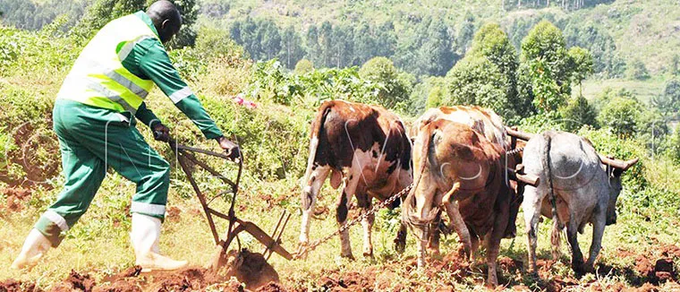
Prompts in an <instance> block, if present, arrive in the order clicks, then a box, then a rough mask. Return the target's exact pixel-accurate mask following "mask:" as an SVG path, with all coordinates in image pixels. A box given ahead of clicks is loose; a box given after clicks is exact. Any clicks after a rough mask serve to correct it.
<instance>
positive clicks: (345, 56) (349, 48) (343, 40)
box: [331, 25, 354, 68]
mask: <svg viewBox="0 0 680 292" xmlns="http://www.w3.org/2000/svg"><path fill="white" fill-rule="evenodd" d="M353 38H354V37H353V32H352V28H350V27H349V26H347V25H338V26H335V27H334V28H333V45H332V48H333V49H332V57H331V59H332V63H333V64H332V65H331V66H335V67H337V68H344V67H347V66H350V65H351V64H352V60H353V59H354V44H353V43H352V41H353Z"/></svg>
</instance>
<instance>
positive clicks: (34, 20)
mask: <svg viewBox="0 0 680 292" xmlns="http://www.w3.org/2000/svg"><path fill="white" fill-rule="evenodd" d="M86 5H87V2H86V1H60V0H43V1H39V2H38V1H28V0H0V17H2V22H3V23H5V24H6V25H11V26H14V27H17V28H21V29H26V30H40V29H41V28H42V27H43V26H45V25H48V24H50V23H51V22H52V21H53V20H55V19H56V18H57V17H59V16H65V17H66V18H67V19H68V21H67V22H68V26H69V27H70V26H73V25H74V24H75V22H76V20H77V19H78V17H79V16H80V15H82V14H83V11H84V9H85V6H86Z"/></svg>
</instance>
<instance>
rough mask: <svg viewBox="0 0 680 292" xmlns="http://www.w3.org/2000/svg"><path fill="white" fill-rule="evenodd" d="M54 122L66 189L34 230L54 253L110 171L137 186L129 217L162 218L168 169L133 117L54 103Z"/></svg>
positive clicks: (79, 104) (92, 108)
mask: <svg viewBox="0 0 680 292" xmlns="http://www.w3.org/2000/svg"><path fill="white" fill-rule="evenodd" d="M53 120H54V131H55V132H56V133H57V136H58V137H59V147H60V150H61V159H62V166H63V173H64V176H65V177H66V184H65V186H64V189H63V190H62V191H61V193H60V194H59V196H58V198H57V201H56V202H55V203H54V204H53V205H52V206H51V207H49V209H47V211H46V212H45V213H43V215H42V216H41V217H40V219H39V220H38V222H37V223H36V226H35V228H36V229H37V230H38V231H40V232H42V233H43V234H44V235H45V236H47V238H48V239H49V240H50V242H51V243H52V246H53V247H57V246H58V245H59V244H60V243H61V240H62V239H63V235H62V232H64V231H67V230H68V229H69V228H70V227H72V226H73V225H74V224H75V223H76V222H77V221H78V219H79V218H80V217H81V216H82V215H83V214H84V213H85V211H87V208H88V207H89V206H90V203H91V202H92V199H93V198H94V195H95V194H96V193H97V190H98V189H99V186H100V185H101V182H102V180H103V179H104V176H106V170H107V168H108V167H109V166H111V167H112V168H113V169H114V170H115V171H116V172H118V173H119V174H120V175H122V176H123V177H125V178H126V179H128V180H130V181H132V182H134V183H136V184H137V193H136V194H135V195H134V196H133V197H132V205H131V208H130V212H133V213H140V214H144V215H149V216H153V217H157V218H161V219H163V218H164V216H165V204H166V202H167V195H168V186H169V184H170V165H169V164H168V162H167V161H165V159H163V158H162V157H161V156H160V155H159V154H158V153H157V152H156V151H155V150H153V149H152V148H151V147H150V146H149V144H148V143H146V141H144V138H143V137H142V135H141V134H140V133H139V131H138V130H137V128H136V127H135V126H134V124H135V122H134V117H130V116H126V115H124V114H121V113H117V112H115V111H111V110H108V109H102V108H96V107H92V106H88V105H85V104H82V103H79V102H75V101H70V100H63V99H57V100H56V102H55V105H54V110H53ZM121 212H122V210H121Z"/></svg>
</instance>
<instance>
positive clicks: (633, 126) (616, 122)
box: [598, 96, 643, 138]
mask: <svg viewBox="0 0 680 292" xmlns="http://www.w3.org/2000/svg"><path fill="white" fill-rule="evenodd" d="M642 110H643V106H642V104H640V102H639V101H638V100H637V99H635V98H630V97H625V96H614V97H613V98H611V99H610V100H609V101H608V103H607V104H606V105H605V106H604V107H603V108H602V111H601V112H600V114H599V116H598V120H599V122H600V124H601V125H603V126H606V127H609V128H611V129H612V131H613V132H614V133H615V134H616V135H618V136H620V137H624V138H629V137H633V136H634V134H635V133H637V131H638V129H639V127H638V124H637V122H638V120H639V118H640V112H641V111H642Z"/></svg>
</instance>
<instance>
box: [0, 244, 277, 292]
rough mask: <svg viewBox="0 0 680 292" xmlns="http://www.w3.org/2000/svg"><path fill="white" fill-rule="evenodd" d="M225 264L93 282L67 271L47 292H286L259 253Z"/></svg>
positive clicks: (2, 287) (12, 286)
mask: <svg viewBox="0 0 680 292" xmlns="http://www.w3.org/2000/svg"><path fill="white" fill-rule="evenodd" d="M227 256H228V260H229V261H228V263H227V265H225V266H224V267H222V269H220V270H219V271H212V270H210V269H206V268H202V267H189V268H185V269H183V270H180V271H172V272H163V271H155V272H151V273H141V267H138V266H135V267H132V268H129V269H127V270H125V271H122V272H120V273H118V274H115V275H113V276H109V277H105V278H104V279H102V280H101V281H99V282H97V281H96V280H95V279H94V277H92V276H91V275H90V274H88V273H79V272H76V271H71V273H70V274H69V276H68V277H67V278H66V279H64V280H63V281H62V282H60V283H57V284H55V285H53V286H52V288H50V290H49V291H50V292H66V291H84V292H123V291H130V292H132V291H134V292H137V291H139V292H142V291H154V292H155V291H158V292H165V291H203V290H206V289H208V288H210V290H211V291H271V292H273V291H286V289H284V288H283V286H281V285H280V284H278V282H279V277H278V274H277V273H276V271H275V270H274V268H273V267H272V266H271V265H269V264H268V263H267V262H266V261H265V259H264V257H263V256H262V255H261V254H259V253H251V252H249V251H248V250H245V249H244V250H242V251H230V252H229V253H228V255H227ZM5 291H7V292H14V291H42V290H41V289H38V288H36V286H35V284H34V283H25V282H18V281H15V280H11V279H10V280H6V281H4V282H0V292H5Z"/></svg>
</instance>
